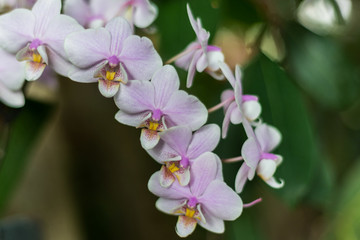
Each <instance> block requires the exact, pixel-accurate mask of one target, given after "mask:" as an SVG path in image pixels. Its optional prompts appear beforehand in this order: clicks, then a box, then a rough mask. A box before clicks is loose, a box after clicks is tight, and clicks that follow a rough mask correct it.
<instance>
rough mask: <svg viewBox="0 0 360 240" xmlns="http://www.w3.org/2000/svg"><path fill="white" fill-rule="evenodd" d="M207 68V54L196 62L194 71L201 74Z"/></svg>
mask: <svg viewBox="0 0 360 240" xmlns="http://www.w3.org/2000/svg"><path fill="white" fill-rule="evenodd" d="M207 67H208V56H207V54H205V53H204V54H202V55H201V56H200V57H199V59H198V60H197V61H196V70H197V71H198V72H203V71H204V70H205V68H207Z"/></svg>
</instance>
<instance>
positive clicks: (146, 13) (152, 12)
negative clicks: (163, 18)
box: [134, 0, 158, 28]
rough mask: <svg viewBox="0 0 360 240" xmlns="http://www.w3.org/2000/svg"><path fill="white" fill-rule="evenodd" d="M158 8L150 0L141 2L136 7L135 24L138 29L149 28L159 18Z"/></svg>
mask: <svg viewBox="0 0 360 240" xmlns="http://www.w3.org/2000/svg"><path fill="white" fill-rule="evenodd" d="M157 15H158V8H157V7H156V5H155V4H151V3H150V2H149V1H148V0H144V1H141V3H138V4H136V5H135V10H134V24H135V26H137V27H138V28H146V27H148V26H149V25H150V24H151V23H152V22H153V21H154V20H155V18H156V17H157Z"/></svg>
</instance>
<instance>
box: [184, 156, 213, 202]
mask: <svg viewBox="0 0 360 240" xmlns="http://www.w3.org/2000/svg"><path fill="white" fill-rule="evenodd" d="M218 161H219V159H218V157H217V156H216V155H215V154H214V153H211V152H206V153H203V154H202V155H200V156H199V157H198V158H196V159H195V160H194V161H193V164H192V165H191V168H190V174H191V180H190V185H189V186H190V190H191V192H192V194H193V195H194V196H196V197H197V198H198V197H200V196H202V194H203V193H204V191H205V190H206V188H207V187H208V185H209V184H210V183H211V182H212V181H213V180H215V179H216V178H217V174H218V169H217V168H218Z"/></svg>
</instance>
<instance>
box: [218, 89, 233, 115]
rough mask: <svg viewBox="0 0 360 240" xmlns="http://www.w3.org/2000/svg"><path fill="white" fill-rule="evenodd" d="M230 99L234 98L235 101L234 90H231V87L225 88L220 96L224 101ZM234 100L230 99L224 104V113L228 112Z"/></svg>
mask: <svg viewBox="0 0 360 240" xmlns="http://www.w3.org/2000/svg"><path fill="white" fill-rule="evenodd" d="M229 99H234V100H233V101H235V96H234V91H233V90H230V89H228V90H224V91H223V92H222V93H221V97H220V100H221V102H224V101H226V100H229ZM233 101H228V103H227V104H225V105H224V113H226V110H227V109H228V108H229V106H230V104H231V103H232V102H233Z"/></svg>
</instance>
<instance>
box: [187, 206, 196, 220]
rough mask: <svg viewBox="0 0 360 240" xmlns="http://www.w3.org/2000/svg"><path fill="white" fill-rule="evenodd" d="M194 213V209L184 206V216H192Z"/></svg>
mask: <svg viewBox="0 0 360 240" xmlns="http://www.w3.org/2000/svg"><path fill="white" fill-rule="evenodd" d="M194 214H195V210H194V209H191V208H186V212H185V216H186V217H190V218H192V217H194Z"/></svg>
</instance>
